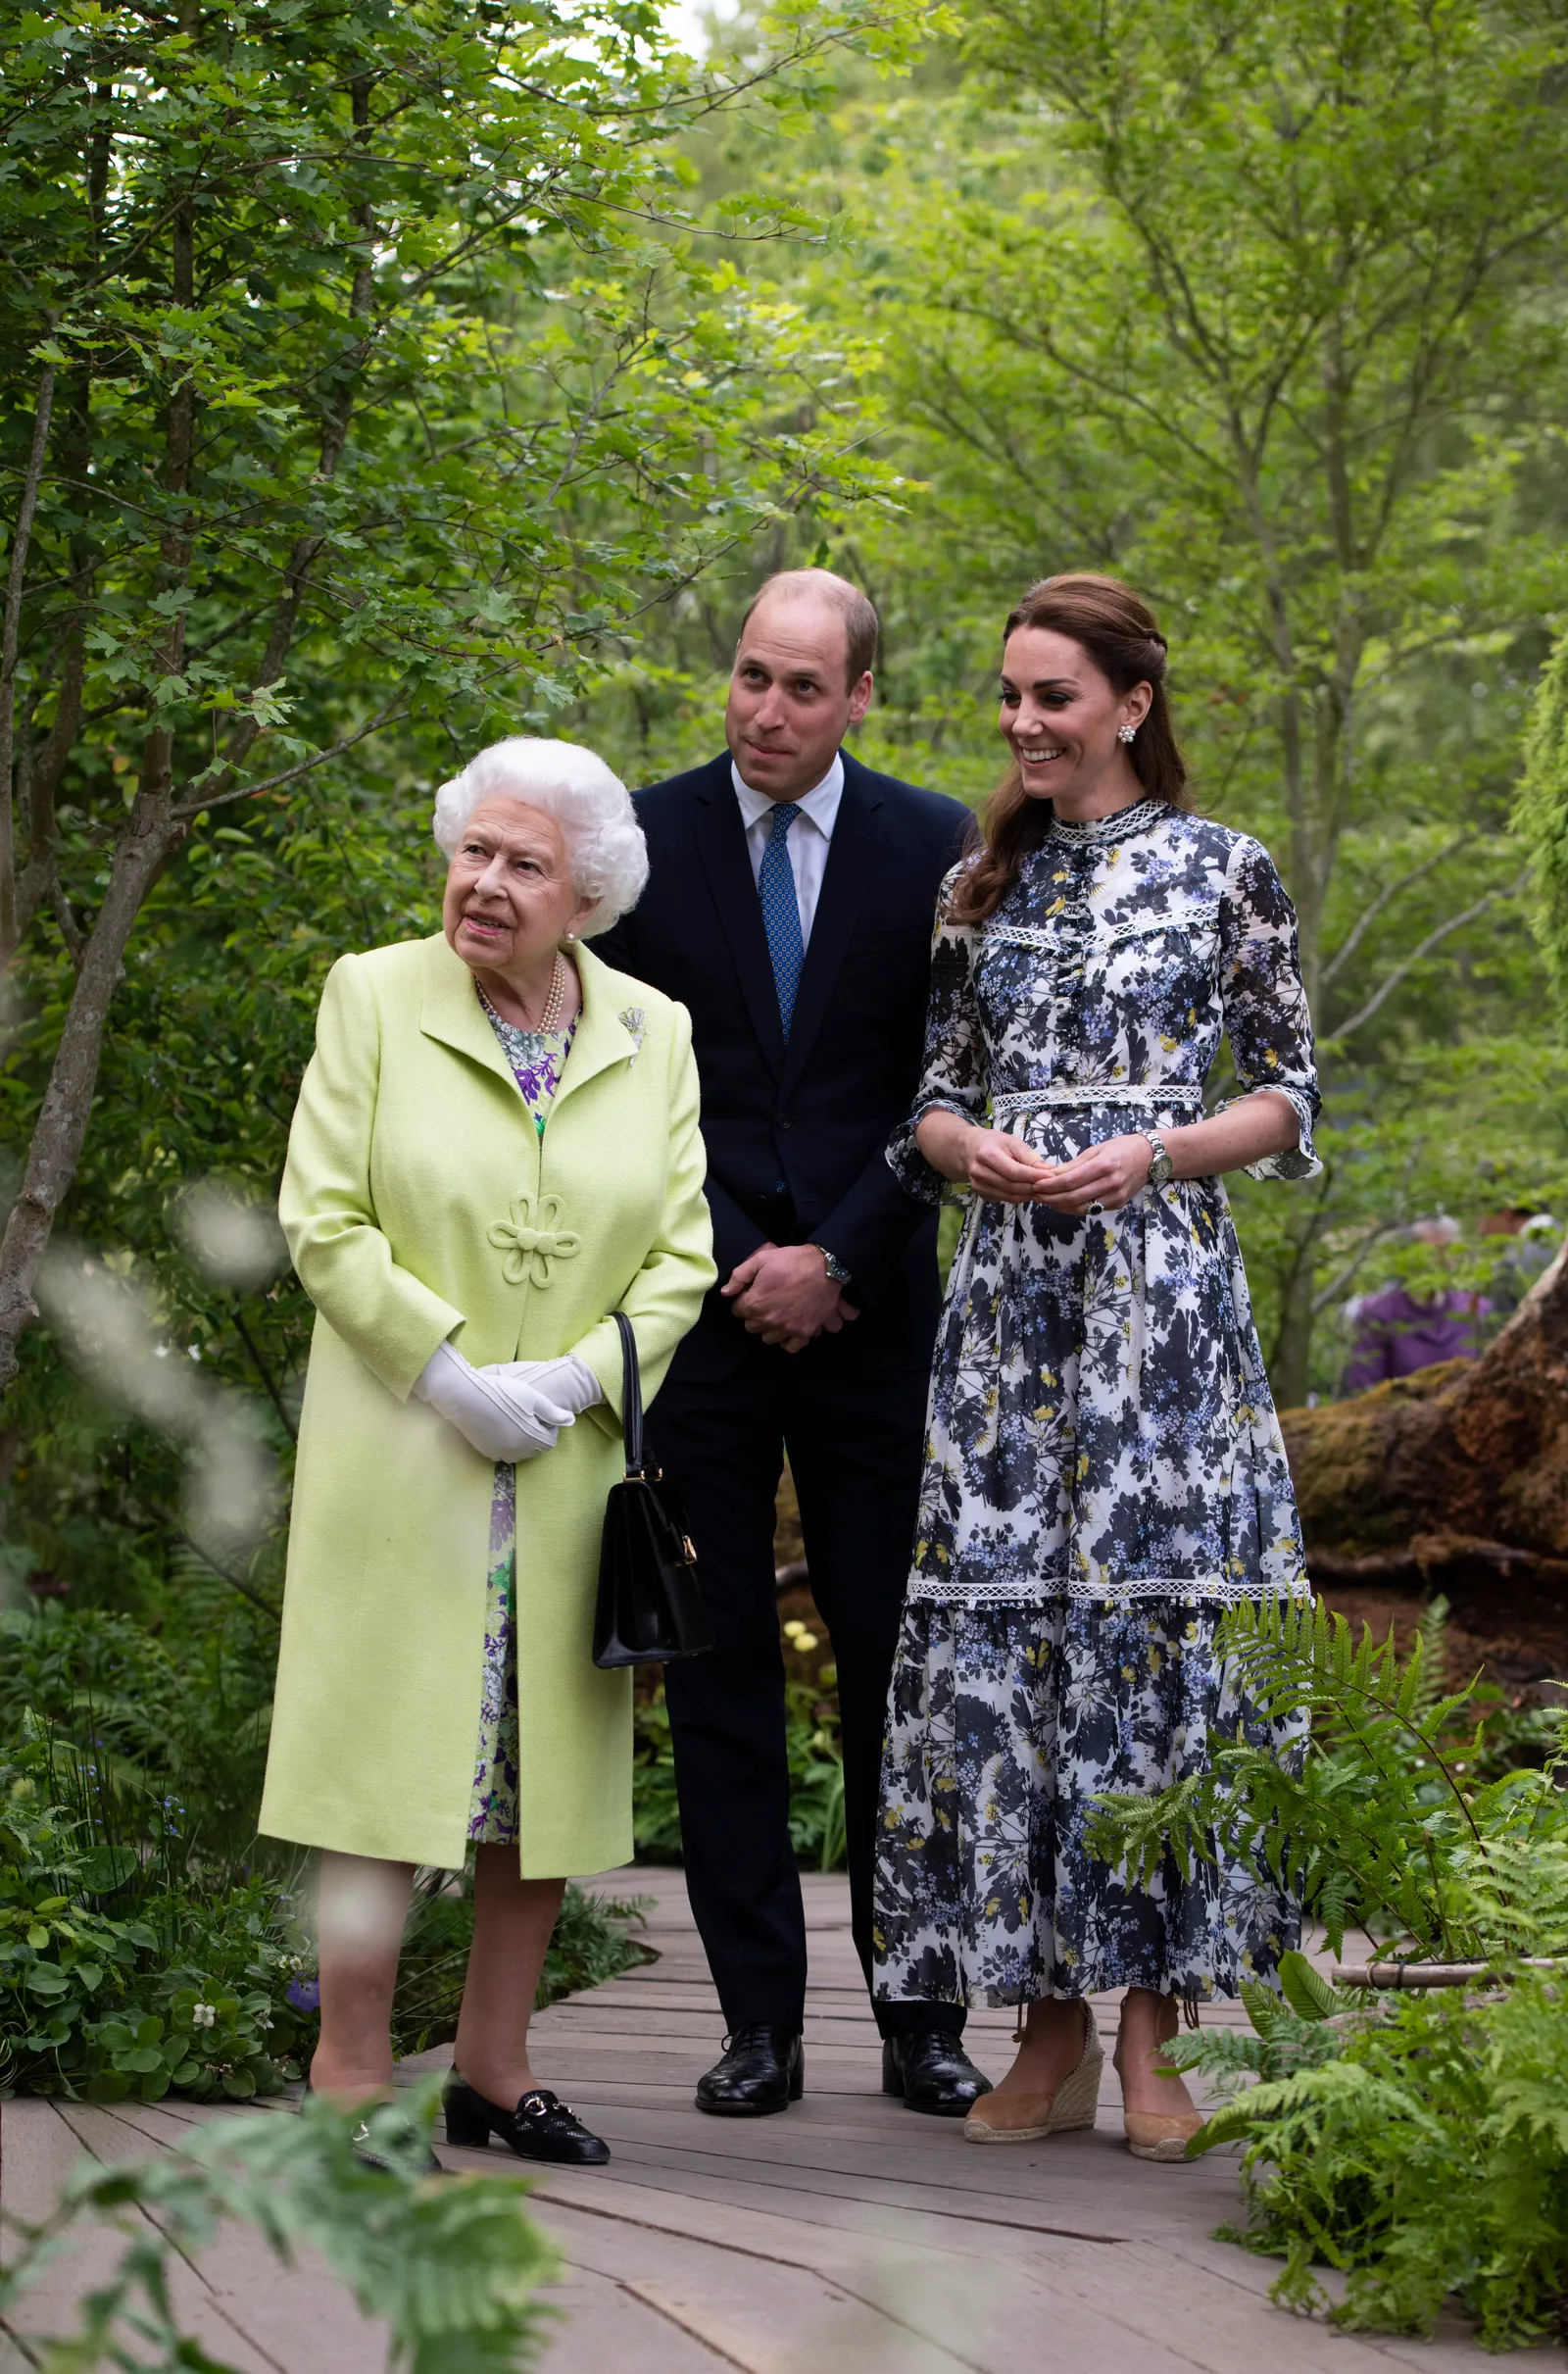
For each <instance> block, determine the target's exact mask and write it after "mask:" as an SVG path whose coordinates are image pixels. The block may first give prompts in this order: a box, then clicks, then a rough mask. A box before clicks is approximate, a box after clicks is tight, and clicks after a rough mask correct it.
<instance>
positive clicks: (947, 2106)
mask: <svg viewBox="0 0 1568 2374" xmlns="http://www.w3.org/2000/svg"><path fill="white" fill-rule="evenodd" d="M882 2091H883V2093H884V2094H902V2095H903V2097H904V2099H905V2101H906V2102H907V2103H908V2105H909V2108H910V2109H911V2110H924V2111H925V2112H926V2114H927V2115H928V2116H929V2117H931V2118H962V2117H963V2116H964V2115H965V2113H966V2112H967V2110H968V2108H969V2105H970V2103H971V2102H978V2101H979V2100H980V2097H981V2095H982V2094H989V2093H990V2091H991V2080H990V2078H989V2077H984V2076H982V2075H981V2072H980V2071H979V2070H978V2069H977V2068H976V2067H975V2065H974V2063H973V2061H972V2060H971V2059H970V2058H969V2055H968V2054H967V2053H965V2051H964V2049H963V2047H962V2045H961V2044H960V2043H959V2042H958V2039H957V2038H956V2036H953V2035H950V2034H949V2032H948V2031H947V2030H946V2029H945V2028H919V2029H917V2030H916V2031H915V2033H914V2034H913V2035H912V2036H885V2037H884V2038H883V2039H882Z"/></svg>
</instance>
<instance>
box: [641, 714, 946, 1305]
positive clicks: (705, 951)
mask: <svg viewBox="0 0 1568 2374" xmlns="http://www.w3.org/2000/svg"><path fill="white" fill-rule="evenodd" d="M635 800H636V808H637V815H638V818H639V821H640V822H641V824H642V827H643V831H644V833H645V834H646V836H647V840H648V855H649V861H650V866H651V871H650V876H649V882H648V888H647V889H646V890H645V891H644V893H643V896H642V899H641V901H640V902H639V904H638V905H637V906H636V907H635V908H634V909H633V910H632V912H631V914H630V915H623V916H622V918H621V920H620V921H619V922H618V923H617V924H615V926H614V927H613V930H611V931H608V932H606V933H605V935H604V937H603V938H602V939H601V940H598V941H596V942H595V946H596V949H597V951H598V953H599V954H600V955H602V956H603V957H604V959H605V961H606V963H607V964H613V965H615V966H616V967H617V968H618V969H619V970H620V971H622V972H629V973H633V974H635V975H636V976H637V978H638V979H640V980H644V981H650V982H652V983H653V985H654V987H655V988H656V989H662V990H663V991H664V993H665V995H666V996H668V997H672V998H679V999H680V1001H681V1003H682V1004H683V1005H684V1006H686V1007H687V1008H688V1009H689V1010H690V1013H691V1017H692V1036H693V1043H694V1046H695V1050H696V1055H697V1067H698V1071H699V1074H700V1076H701V1079H702V1089H703V1136H704V1139H705V1141H706V1143H707V1147H708V1201H709V1204H710V1206H711V1211H712V1214H713V1240H714V1242H713V1258H714V1260H715V1261H716V1262H717V1264H718V1275H719V1282H720V1283H721V1284H722V1282H723V1281H724V1280H725V1279H726V1278H727V1277H728V1276H729V1274H730V1271H731V1270H732V1269H733V1268H734V1267H735V1265H736V1263H737V1262H738V1261H744V1260H745V1259H746V1257H747V1255H748V1254H750V1253H755V1252H756V1250H757V1248H758V1246H759V1245H760V1244H762V1243H763V1242H764V1241H765V1240H766V1238H767V1237H768V1236H769V1235H771V1234H772V1232H773V1231H772V1227H771V1226H770V1225H768V1224H766V1220H765V1216H764V1219H761V1220H760V1219H759V1218H758V1217H756V1216H755V1215H756V1214H757V1213H758V1212H760V1211H762V1212H764V1215H765V1211H766V1208H767V1207H768V1206H769V1205H771V1206H772V1208H773V1210H774V1211H775V1212H776V1210H777V1205H776V1200H775V1190H776V1188H777V1184H778V1181H779V1179H780V1177H782V1178H783V1179H784V1180H785V1182H786V1184H787V1186H788V1188H789V1192H790V1196H791V1198H792V1200H793V1203H794V1207H795V1215H796V1219H797V1222H798V1224H799V1236H800V1239H801V1240H802V1241H803V1242H804V1241H806V1240H808V1239H809V1240H811V1241H813V1242H815V1243H818V1244H821V1245H825V1246H826V1247H827V1249H828V1251H829V1252H830V1253H833V1254H836V1255H837V1257H838V1259H839V1260H840V1261H842V1262H843V1263H844V1264H845V1266H846V1268H847V1269H848V1270H849V1271H850V1273H851V1277H852V1280H853V1283H852V1285H851V1288H850V1298H851V1300H852V1301H853V1302H857V1303H858V1302H860V1300H861V1298H862V1297H864V1298H865V1299H867V1300H873V1301H874V1300H875V1298H876V1296H877V1293H878V1291H879V1290H881V1289H885V1288H886V1286H887V1285H888V1284H889V1283H890V1282H891V1279H892V1277H893V1274H894V1272H895V1270H896V1269H897V1267H898V1265H899V1263H900V1261H901V1259H902V1257H903V1256H904V1254H905V1253H906V1252H907V1250H908V1249H909V1246H910V1240H911V1239H912V1238H913V1236H914V1235H915V1232H916V1231H917V1230H918V1229H920V1227H921V1223H922V1220H924V1221H930V1220H931V1218H932V1217H933V1214H932V1209H931V1206H930V1205H929V1204H917V1203H916V1202H915V1201H914V1199H913V1198H912V1197H910V1196H907V1195H906V1194H905V1192H904V1190H903V1189H902V1188H901V1187H900V1186H899V1184H898V1181H897V1180H896V1179H895V1178H894V1175H893V1173H892V1171H891V1170H890V1169H889V1167H888V1164H887V1162H886V1159H885V1155H884V1149H885V1147H886V1145H887V1140H888V1135H889V1133H890V1131H891V1130H892V1129H893V1128H894V1127H895V1126H896V1124H897V1123H898V1122H900V1121H902V1120H904V1119H905V1118H907V1114H908V1112H909V1108H910V1106H911V1104H912V1103H913V1100H914V1092H915V1088H916V1085H917V1083H918V1080H919V1072H920V1058H921V1051H922V1047H923V1043H924V1033H925V1011H926V994H927V989H928V985H929V979H930V969H931V929H932V922H933V918H934V915H935V909H936V896H937V889H938V886H939V884H940V883H941V880H942V877H943V875H944V874H945V873H946V872H947V870H948V868H949V866H951V865H952V864H953V863H954V860H955V859H956V857H957V856H958V855H959V853H960V851H961V850H962V848H963V846H964V844H965V841H966V839H967V837H968V834H969V832H970V829H971V818H970V816H969V812H968V810H967V809H966V808H964V807H962V806H961V805H960V804H959V802H958V801H956V800H950V799H947V798H945V797H944V796H943V795H942V794H941V793H938V792H932V791H922V790H919V789H917V788H916V787H915V785H913V784H912V783H901V782H899V781H898V780H897V778H896V777H895V776H893V775H884V774H876V773H873V771H872V770H871V768H870V767H862V766H861V765H860V763H859V761H858V759H854V758H852V757H851V756H850V754H849V752H848V751H846V752H845V753H844V796H843V799H842V801H841V803H840V806H839V813H838V819H837V822H836V823H835V825H834V827H833V839H832V844H831V846H830V848H829V851H828V859H827V866H826V868H825V871H824V874H823V879H822V889H821V895H820V897H819V899H818V901H817V907H816V914H815V916H814V918H813V920H812V925H811V937H810V940H809V943H808V946H807V951H806V964H805V968H804V970H803V971H802V974H801V981H800V989H799V992H798V994H797V997H796V1002H795V1013H794V1016H793V1020H792V1026H791V1029H790V1035H789V1039H788V1041H787V1042H786V1040H785V1037H784V1032H783V1028H782V1025H781V1023H780V1020H779V1011H778V994H777V991H776V989H775V987H774V983H773V967H772V964H771V962H770V960H769V957H768V951H767V938H766V935H765V933H764V931H763V929H762V910H761V903H760V899H759V898H758V895H757V884H756V881H755V879H754V878H753V874H752V866H751V859H750V856H749V854H748V851H747V847H746V830H745V826H744V824H743V823H742V820H741V813H740V805H739V802H738V801H737V800H736V797H735V786H734V782H733V780H732V778H731V775H730V762H729V756H728V753H727V752H726V754H725V755H724V757H723V758H721V759H714V760H713V761H712V762H711V764H710V765H709V766H707V767H693V768H692V769H691V771H690V772H689V773H687V774H679V775H672V776H671V777H670V778H669V780H668V781H667V782H664V783H656V784H654V785H653V786H652V788H651V789H649V790H647V791H642V792H638V793H637V794H636V795H635Z"/></svg>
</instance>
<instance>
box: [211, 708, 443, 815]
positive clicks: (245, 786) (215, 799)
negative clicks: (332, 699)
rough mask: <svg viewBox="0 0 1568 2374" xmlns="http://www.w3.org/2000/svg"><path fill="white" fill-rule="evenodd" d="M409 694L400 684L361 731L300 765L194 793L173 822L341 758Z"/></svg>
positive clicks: (250, 795) (387, 719)
mask: <svg viewBox="0 0 1568 2374" xmlns="http://www.w3.org/2000/svg"><path fill="white" fill-rule="evenodd" d="M407 697H408V696H407V694H406V693H405V692H404V691H403V689H402V688H401V687H400V688H399V689H398V691H396V692H395V693H394V694H393V695H392V698H391V700H390V701H388V702H387V704H386V706H385V707H384V708H382V709H378V710H377V711H376V713H375V715H374V717H371V718H369V719H368V721H367V722H366V723H365V724H364V725H362V726H360V727H359V729H358V731H357V732H355V733H346V734H344V735H343V737H342V739H341V740H340V741H336V742H334V743H333V744H332V746H331V748H330V750H319V751H317V752H316V753H315V754H314V755H313V756H312V757H311V758H308V759H301V760H300V761H299V763H298V765H297V766H294V767H283V768H282V769H281V770H280V771H279V772H278V773H277V774H275V775H264V776H263V777H262V780H261V781H260V782H259V783H242V784H240V785H239V786H238V787H237V788H236V789H235V790H233V791H219V792H214V793H213V794H212V795H211V796H210V797H209V798H207V799H197V798H194V797H193V798H191V799H189V800H187V801H186V803H185V805H184V807H183V808H175V809H172V810H171V812H170V820H171V822H172V823H175V824H188V823H189V822H190V820H191V818H192V817H193V816H205V815H206V814H207V811H208V810H209V809H210V808H227V807H228V806H229V805H230V804H231V802H233V801H235V800H254V799H255V798H256V796H257V794H258V792H263V791H275V790H276V789H277V786H278V785H279V784H280V783H292V782H294V781H295V780H296V778H297V777H298V776H300V775H307V774H313V773H314V772H315V770H316V768H317V767H324V766H325V765H326V763H327V761H328V760H329V759H336V758H341V757H342V755H343V753H344V751H345V750H352V749H353V748H354V745H355V743H356V742H363V741H364V740H365V738H366V736H367V734H372V733H379V732H380V730H381V727H382V726H383V725H385V724H387V723H389V722H390V720H391V719H392V718H393V717H396V716H397V713H398V711H399V710H400V709H401V708H402V707H403V704H404V702H405V700H406V699H407ZM224 771H225V772H226V771H227V769H226V768H225V770H224Z"/></svg>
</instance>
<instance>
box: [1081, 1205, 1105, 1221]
mask: <svg viewBox="0 0 1568 2374" xmlns="http://www.w3.org/2000/svg"><path fill="white" fill-rule="evenodd" d="M1104 1209H1105V1207H1104V1205H1103V1204H1090V1205H1089V1206H1087V1208H1086V1213H1085V1216H1086V1217H1087V1218H1089V1219H1091V1220H1098V1219H1099V1217H1100V1215H1101V1213H1102V1212H1103V1211H1104Z"/></svg>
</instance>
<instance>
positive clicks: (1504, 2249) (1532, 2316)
mask: <svg viewBox="0 0 1568 2374" xmlns="http://www.w3.org/2000/svg"><path fill="white" fill-rule="evenodd" d="M1254 1998H1256V1999H1259V2000H1255V2001H1254ZM1248 2009H1249V2012H1250V2014H1251V2018H1252V2022H1253V2035H1252V2036H1251V2037H1250V2038H1245V2039H1244V2038H1234V2037H1227V2038H1224V2039H1221V2038H1220V2037H1218V2036H1206V2037H1203V2038H1187V2039H1183V2040H1181V2042H1180V2043H1178V2044H1177V2045H1176V2046H1174V2047H1173V2048H1172V2054H1171V2056H1172V2058H1173V2059H1174V2060H1176V2061H1177V2062H1178V2063H1179V2064H1180V2065H1181V2066H1182V2067H1183V2068H1187V2069H1193V2068H1199V2069H1202V2070H1204V2071H1205V2072H1213V2073H1214V2074H1216V2075H1217V2076H1219V2077H1220V2078H1221V2080H1222V2081H1223V2082H1228V2083H1229V2085H1230V2086H1231V2087H1233V2088H1234V2087H1235V2086H1236V2084H1237V2082H1238V2081H1239V2080H1240V2079H1242V2078H1245V2077H1246V2076H1248V2075H1253V2076H1255V2078H1256V2080H1257V2082H1256V2083H1254V2084H1251V2085H1249V2086H1247V2087H1246V2088H1245V2090H1243V2091H1240V2092H1237V2093H1235V2094H1234V2099H1233V2100H1231V2101H1230V2102H1228V2103H1227V2104H1226V2105H1225V2106H1224V2107H1222V2108H1221V2109H1219V2110H1218V2111H1217V2112H1216V2113H1215V2115H1214V2116H1213V2117H1212V2118H1211V2119H1210V2120H1209V2123H1208V2124H1207V2126H1206V2127H1205V2128H1204V2129H1203V2132H1202V2135H1201V2138H1200V2139H1199V2146H1198V2148H1199V2149H1201V2150H1211V2149H1213V2148H1214V2147H1215V2146H1217V2145H1222V2144H1232V2143H1240V2144H1242V2145H1243V2146H1244V2151H1243V2160H1242V2167H1243V2184H1244V2188H1245V2190H1246V2193H1247V2197H1248V2201H1249V2205H1250V2224H1249V2225H1248V2226H1247V2227H1246V2229H1245V2230H1243V2231H1242V2232H1241V2233H1239V2234H1235V2235H1234V2236H1233V2239H1235V2240H1238V2241H1242V2242H1245V2243H1246V2245H1247V2246H1248V2248H1249V2249H1251V2250H1260V2251H1264V2252H1267V2253H1269V2254H1271V2255H1276V2256H1280V2257H1283V2258H1284V2260H1285V2267H1284V2271H1283V2272H1282V2273H1281V2275H1280V2276H1279V2278H1278V2279H1277V2281H1276V2282H1275V2283H1274V2285H1273V2286H1272V2294H1271V2296H1272V2297H1273V2299H1274V2300H1276V2301H1277V2302H1278V2303H1279V2304H1280V2305H1281V2306H1283V2307H1288V2308H1293V2309H1295V2310H1297V2311H1298V2312H1302V2311H1306V2310H1310V2309H1326V2310H1327V2312H1328V2317H1329V2321H1330V2322H1331V2323H1335V2324H1341V2325H1347V2326H1349V2327H1351V2328H1353V2329H1355V2330H1359V2331H1367V2332H1383V2333H1427V2332H1430V2331H1431V2329H1432V2326H1433V2324H1434V2323H1435V2321H1436V2319H1437V2316H1438V2313H1439V2311H1440V2310H1441V2309H1442V2308H1443V2307H1444V2305H1445V2304H1446V2301H1447V2300H1449V2299H1450V2298H1451V2297H1453V2296H1455V2295H1457V2297H1458V2299H1459V2300H1460V2302H1461V2304H1462V2305H1463V2306H1464V2308H1465V2309H1466V2310H1467V2312H1468V2313H1469V2314H1470V2315H1471V2316H1472V2317H1473V2318H1474V2319H1475V2320H1476V2325H1477V2338H1478V2339H1479V2340H1480V2342H1481V2343H1482V2345H1483V2347H1485V2348H1487V2349H1516V2348H1525V2347H1528V2346H1529V2345H1530V2344H1532V2343H1535V2342H1541V2341H1551V2340H1559V2341H1560V2340H1563V2339H1568V2019H1564V2017H1563V2003H1562V1980H1561V1978H1560V1977H1557V1978H1548V1977H1547V1976H1545V1975H1544V1974H1543V1973H1541V1972H1539V1971H1532V1970H1521V1971H1518V1972H1516V1973H1515V1974H1514V1976H1513V1979H1512V1982H1511V1983H1510V1984H1509V1985H1508V1986H1507V1987H1505V1988H1503V1989H1502V1990H1500V1991H1499V1992H1496V1993H1494V1994H1491V1995H1488V1996H1485V1997H1483V1998H1481V1999H1480V2000H1477V2001H1467V2000H1466V1999H1465V1998H1464V1997H1463V1996H1462V1995H1459V1994H1455V1993H1448V1992H1442V1993H1436V1994H1433V1995H1427V1996H1420V1995H1398V1996H1396V1997H1394V1998H1393V1999H1392V2000H1389V2001H1386V2002H1383V2003H1380V2004H1379V2005H1378V2007H1377V2008H1376V2009H1375V2010H1362V2011H1359V2012H1350V2013H1348V2014H1347V2013H1345V2012H1343V2011H1342V2013H1341V2016H1340V2018H1339V2019H1338V2020H1337V2021H1335V2022H1334V2023H1332V2024H1330V2023H1328V2022H1325V2021H1321V2020H1313V2021H1302V2020H1299V2019H1297V2018H1295V2016H1294V2015H1293V2014H1292V2013H1290V2012H1288V2011H1285V2010H1283V2009H1282V2008H1281V2006H1280V2005H1278V2004H1277V2003H1275V2002H1274V1999H1273V1998H1272V1997H1270V1996H1268V1995H1267V1994H1266V1993H1265V1992H1264V1991H1263V1990H1262V1989H1252V1990H1250V1992H1249V1995H1248ZM1324 2264H1326V2265H1328V2266H1330V2267H1333V2268H1336V2269H1338V2270H1339V2271H1340V2272H1341V2274H1342V2275H1343V2277H1344V2278H1345V2283H1344V2293H1343V2298H1342V2299H1340V2300H1339V2301H1338V2303H1337V2304H1336V2303H1335V2302H1334V2301H1333V2300H1331V2298H1330V2297H1329V2296H1328V2295H1327V2294H1326V2293H1325V2291H1324V2288H1323V2286H1322V2284H1321V2283H1320V2281H1319V2280H1318V2278H1317V2277H1316V2276H1315V2275H1314V2273H1313V2269H1314V2268H1315V2267H1317V2266H1321V2265H1324Z"/></svg>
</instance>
